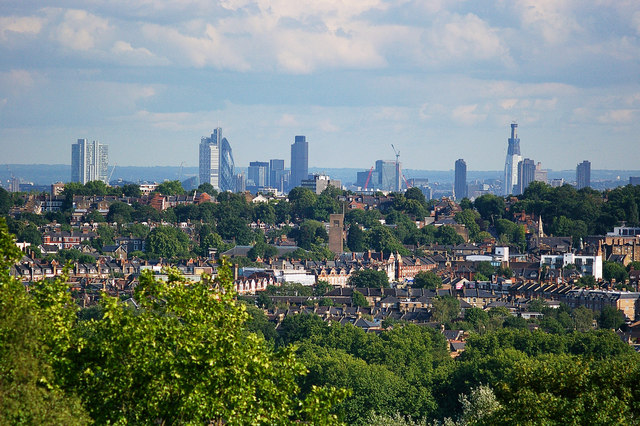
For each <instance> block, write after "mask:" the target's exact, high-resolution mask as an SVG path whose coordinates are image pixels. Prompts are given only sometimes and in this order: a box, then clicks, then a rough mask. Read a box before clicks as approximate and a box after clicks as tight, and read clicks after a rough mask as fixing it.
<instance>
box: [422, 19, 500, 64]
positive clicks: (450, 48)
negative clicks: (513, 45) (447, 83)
mask: <svg viewBox="0 0 640 426" xmlns="http://www.w3.org/2000/svg"><path fill="white" fill-rule="evenodd" d="M423 42H424V46H423V49H424V52H423V54H424V55H425V57H427V58H428V60H429V61H430V62H431V63H435V64H438V63H447V62H455V61H463V62H471V61H475V60H488V59H499V60H500V61H502V62H503V63H505V64H508V63H510V62H511V58H510V57H509V49H508V47H507V45H506V44H505V43H504V42H503V41H502V39H501V38H500V35H499V32H498V31H497V30H496V29H494V28H491V27H490V26H489V25H488V24H487V23H486V22H485V21H483V20H482V19H480V18H479V17H478V16H476V15H473V14H467V15H464V16H460V15H455V14H446V15H443V16H442V17H441V18H440V19H439V20H437V21H436V22H435V24H434V26H433V27H432V28H430V29H427V30H425V33H424V36H423Z"/></svg>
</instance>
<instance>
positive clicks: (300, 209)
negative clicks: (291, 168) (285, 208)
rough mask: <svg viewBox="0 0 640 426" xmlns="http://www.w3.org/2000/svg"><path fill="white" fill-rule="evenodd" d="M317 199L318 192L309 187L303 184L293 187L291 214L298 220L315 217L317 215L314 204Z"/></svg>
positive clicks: (290, 195) (290, 197) (290, 199)
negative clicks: (315, 192)
mask: <svg viewBox="0 0 640 426" xmlns="http://www.w3.org/2000/svg"><path fill="white" fill-rule="evenodd" d="M316 199H317V196H316V194H314V193H313V192H312V191H311V190H310V189H309V188H303V187H301V186H298V187H295V188H293V189H292V190H291V191H290V192H289V203H290V205H291V215H292V216H293V217H294V218H296V219H297V220H302V219H313V218H314V217H315V215H314V212H313V206H314V205H315V204H316Z"/></svg>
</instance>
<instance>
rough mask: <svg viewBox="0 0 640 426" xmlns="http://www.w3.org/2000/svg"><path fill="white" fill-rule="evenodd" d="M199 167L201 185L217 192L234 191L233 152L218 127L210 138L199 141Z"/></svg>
mask: <svg viewBox="0 0 640 426" xmlns="http://www.w3.org/2000/svg"><path fill="white" fill-rule="evenodd" d="M199 165H200V173H199V175H200V183H201V184H202V183H205V182H206V183H209V184H211V185H212V186H213V187H214V188H215V189H216V190H218V191H235V179H234V173H233V172H234V161H233V152H232V150H231V145H229V141H228V140H227V138H223V137H222V129H221V128H220V127H218V128H216V129H214V130H213V133H212V134H211V137H210V138H206V137H203V138H202V139H200V162H199Z"/></svg>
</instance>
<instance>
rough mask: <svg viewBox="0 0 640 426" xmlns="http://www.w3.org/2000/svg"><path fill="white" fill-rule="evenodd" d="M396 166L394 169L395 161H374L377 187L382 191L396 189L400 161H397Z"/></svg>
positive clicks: (400, 166)
mask: <svg viewBox="0 0 640 426" xmlns="http://www.w3.org/2000/svg"><path fill="white" fill-rule="evenodd" d="M397 166H398V167H397V169H396V162H395V161H387V160H378V161H376V169H375V171H376V173H377V174H378V182H377V185H376V187H377V188H379V189H381V190H382V191H398V179H399V175H400V174H401V173H402V172H401V170H402V163H398V165H397ZM369 187H371V181H369Z"/></svg>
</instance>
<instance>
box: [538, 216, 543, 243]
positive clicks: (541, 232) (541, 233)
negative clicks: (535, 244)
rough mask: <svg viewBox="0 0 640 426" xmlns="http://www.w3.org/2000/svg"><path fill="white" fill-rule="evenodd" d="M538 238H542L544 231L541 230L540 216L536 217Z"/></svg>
mask: <svg viewBox="0 0 640 426" xmlns="http://www.w3.org/2000/svg"><path fill="white" fill-rule="evenodd" d="M538 237H539V238H542V237H544V229H542V215H540V216H538Z"/></svg>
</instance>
